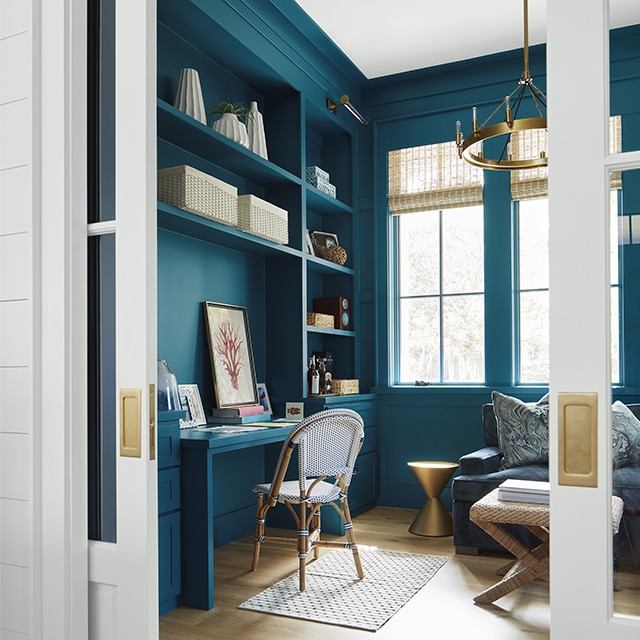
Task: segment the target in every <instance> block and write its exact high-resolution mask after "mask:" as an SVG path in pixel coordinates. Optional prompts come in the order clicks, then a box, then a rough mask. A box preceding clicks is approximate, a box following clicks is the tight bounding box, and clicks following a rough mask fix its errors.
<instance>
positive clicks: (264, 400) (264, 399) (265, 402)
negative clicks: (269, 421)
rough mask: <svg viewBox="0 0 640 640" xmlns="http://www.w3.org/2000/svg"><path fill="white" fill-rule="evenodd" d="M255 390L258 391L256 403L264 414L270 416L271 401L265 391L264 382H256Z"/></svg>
mask: <svg viewBox="0 0 640 640" xmlns="http://www.w3.org/2000/svg"><path fill="white" fill-rule="evenodd" d="M256 388H257V390H258V401H259V402H260V404H261V405H262V407H263V408H264V412H265V413H266V414H269V415H272V414H273V409H272V408H271V400H270V398H269V392H268V391H267V385H266V384H265V383H264V382H258V384H257V385H256Z"/></svg>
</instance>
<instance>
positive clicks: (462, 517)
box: [451, 404, 640, 570]
mask: <svg viewBox="0 0 640 640" xmlns="http://www.w3.org/2000/svg"><path fill="white" fill-rule="evenodd" d="M627 406H628V407H629V409H631V411H632V412H633V414H634V415H635V416H636V417H638V418H639V419H640V404H630V405H627ZM482 425H483V430H484V441H485V446H484V448H482V449H479V450H478V451H474V452H473V453H469V454H467V455H464V456H462V457H461V458H460V475H458V476H457V477H456V478H454V480H453V484H452V488H451V493H452V497H453V544H454V545H455V550H456V553H461V554H471V555H477V554H478V553H479V552H480V551H481V550H491V551H504V549H503V547H502V546H501V545H499V544H498V543H497V542H496V541H495V540H494V539H493V538H491V537H490V536H489V535H488V534H486V533H485V532H484V531H483V530H482V529H480V528H479V527H478V526H477V525H476V524H474V523H473V522H471V520H470V519H469V509H470V508H471V505H472V504H473V503H474V502H476V501H477V500H479V499H480V498H482V497H483V496H485V495H486V494H487V493H489V492H490V491H491V490H492V489H495V488H496V487H497V486H498V485H499V484H500V483H501V482H503V481H504V480H506V479H507V478H519V479H523V480H545V481H546V480H548V479H549V468H548V465H533V464H532V465H526V466H518V467H512V468H509V469H502V470H501V469H500V459H501V456H502V454H501V453H500V449H499V447H498V434H497V421H496V417H495V414H494V410H493V404H485V405H483V407H482ZM613 493H614V495H617V496H620V497H621V498H622V499H623V500H624V513H623V516H622V522H621V524H620V530H619V532H618V534H617V535H616V536H615V538H614V560H615V563H616V568H617V569H620V570H637V568H636V560H637V562H638V564H640V467H638V466H625V467H622V468H619V469H615V470H614V472H613ZM510 531H511V532H512V533H513V535H515V536H516V537H517V538H518V539H520V540H521V541H522V542H524V543H525V544H528V545H534V544H538V543H539V540H538V539H537V538H535V537H534V536H533V535H532V534H531V533H529V532H528V531H527V530H526V529H525V528H524V527H519V526H517V525H512V526H511V527H510ZM630 541H631V544H629V542H630Z"/></svg>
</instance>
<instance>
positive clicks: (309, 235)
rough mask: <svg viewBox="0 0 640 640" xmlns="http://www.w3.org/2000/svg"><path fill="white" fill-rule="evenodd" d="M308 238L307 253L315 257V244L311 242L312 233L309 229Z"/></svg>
mask: <svg viewBox="0 0 640 640" xmlns="http://www.w3.org/2000/svg"><path fill="white" fill-rule="evenodd" d="M306 238H307V253H310V254H311V255H313V242H312V241H311V231H309V229H307V233H306Z"/></svg>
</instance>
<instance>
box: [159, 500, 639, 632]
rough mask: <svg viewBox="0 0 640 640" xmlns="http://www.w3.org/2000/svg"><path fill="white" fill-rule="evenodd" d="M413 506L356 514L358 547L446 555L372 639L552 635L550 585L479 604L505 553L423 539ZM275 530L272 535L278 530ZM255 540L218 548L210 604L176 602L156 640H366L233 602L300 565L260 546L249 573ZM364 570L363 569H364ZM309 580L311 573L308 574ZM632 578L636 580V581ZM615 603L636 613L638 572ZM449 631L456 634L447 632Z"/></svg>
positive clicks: (290, 551) (287, 553)
mask: <svg viewBox="0 0 640 640" xmlns="http://www.w3.org/2000/svg"><path fill="white" fill-rule="evenodd" d="M415 514H416V511H414V510H412V509H395V508H389V507H377V508H375V509H372V510H371V511H368V512H367V513H365V514H363V515H361V516H359V517H358V518H356V519H355V522H354V528H355V531H356V535H357V539H358V544H359V545H368V546H374V547H378V548H380V549H387V550H392V551H407V552H412V553H425V554H432V555H441V556H447V557H448V558H449V560H448V561H447V563H446V564H445V565H444V567H442V569H440V571H438V573H436V575H435V576H434V577H433V578H432V579H431V580H430V581H429V583H428V584H427V585H426V586H425V587H424V588H423V589H422V590H421V591H420V592H419V593H418V594H416V596H414V597H413V598H412V599H411V600H410V601H409V602H408V603H407V604H406V605H405V606H404V607H403V608H402V609H401V610H400V611H399V612H398V613H397V614H396V615H395V616H394V617H393V618H391V620H389V621H388V622H387V623H386V624H385V625H384V626H382V627H381V628H380V629H379V630H378V631H377V632H376V633H375V637H376V640H379V639H380V640H397V639H398V638H408V637H412V636H415V635H416V634H418V633H419V634H420V637H433V638H436V637H466V636H467V635H469V636H472V637H473V638H474V640H517V639H519V638H527V639H530V640H541V639H546V638H549V585H548V584H547V583H545V582H543V581H541V580H536V581H535V582H532V583H531V584H528V585H526V586H524V587H523V588H521V589H519V590H517V591H515V592H514V593H511V594H509V595H507V596H505V597H503V598H500V599H499V600H498V601H496V602H495V603H494V604H492V605H483V606H480V605H476V604H474V602H473V597H474V596H475V595H477V594H478V593H480V592H481V591H482V590H484V589H486V588H487V587H489V586H491V585H492V584H494V583H495V582H497V581H498V580H499V577H498V575H497V572H498V571H499V569H500V568H502V567H503V566H504V564H505V561H506V560H508V558H509V556H508V555H507V554H498V553H495V554H481V555H479V556H461V555H455V553H454V551H453V543H452V538H451V537H444V538H426V537H421V536H415V535H413V534H411V533H409V531H408V529H409V525H410V524H411V522H412V521H413V518H414V517H415ZM276 533H277V532H276ZM252 549H253V537H252V536H247V537H245V538H241V539H239V540H237V541H235V542H232V543H230V544H227V545H225V546H223V547H219V548H217V549H216V551H215V608H214V609H212V610H211V611H201V610H199V609H190V608H188V607H179V608H178V609H176V610H174V611H171V612H169V613H167V614H166V615H164V616H163V617H162V618H161V619H160V639H161V640H205V639H206V640H212V639H213V638H220V639H222V640H264V638H288V639H290V640H327V638H330V639H331V640H364V639H365V638H368V639H369V640H370V639H371V638H372V633H371V632H370V631H362V630H357V629H348V628H343V627H338V626H334V625H326V624H322V623H316V622H308V621H304V620H296V619H294V618H285V617H283V616H274V615H269V614H264V613H259V612H255V611H247V610H243V609H238V605H239V604H240V603H241V602H244V601H245V600H247V599H248V598H250V597H251V596H253V595H255V594H256V593H259V592H260V591H262V590H263V589H265V588H267V587H269V586H271V585H272V584H274V583H275V582H277V581H278V580H281V579H282V578H284V577H286V576H287V575H289V574H291V573H293V572H294V571H296V569H297V557H296V553H295V549H294V548H291V547H283V546H280V545H271V546H269V545H265V546H264V547H263V550H262V553H261V558H260V565H259V567H258V570H257V571H250V569H249V567H250V564H251V557H252ZM365 574H366V567H365ZM309 579H311V577H310V578H309ZM634 579H635V582H634ZM621 586H623V588H622V590H621V591H619V592H617V593H616V602H621V603H622V604H621V605H620V606H621V607H622V608H626V610H627V611H628V610H629V609H630V608H631V610H632V611H631V612H634V611H633V610H634V609H635V613H636V614H640V600H639V599H638V595H639V585H638V581H637V576H623V577H622V581H621ZM452 634H453V635H452Z"/></svg>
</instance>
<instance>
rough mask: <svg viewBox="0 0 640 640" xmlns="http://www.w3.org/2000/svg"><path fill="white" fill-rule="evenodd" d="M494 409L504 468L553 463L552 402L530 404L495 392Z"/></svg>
mask: <svg viewBox="0 0 640 640" xmlns="http://www.w3.org/2000/svg"><path fill="white" fill-rule="evenodd" d="M491 399H492V401H493V411H494V413H495V415H496V422H497V423H498V447H499V448H500V452H501V453H502V460H501V462H500V467H501V468H502V469H510V468H511V467H522V466H525V465H528V464H548V462H549V404H548V402H546V403H545V402H538V403H536V404H528V403H526V402H523V401H522V400H519V399H518V398H512V397H511V396H505V395H504V394H502V393H500V392H498V391H493V392H492V394H491Z"/></svg>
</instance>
